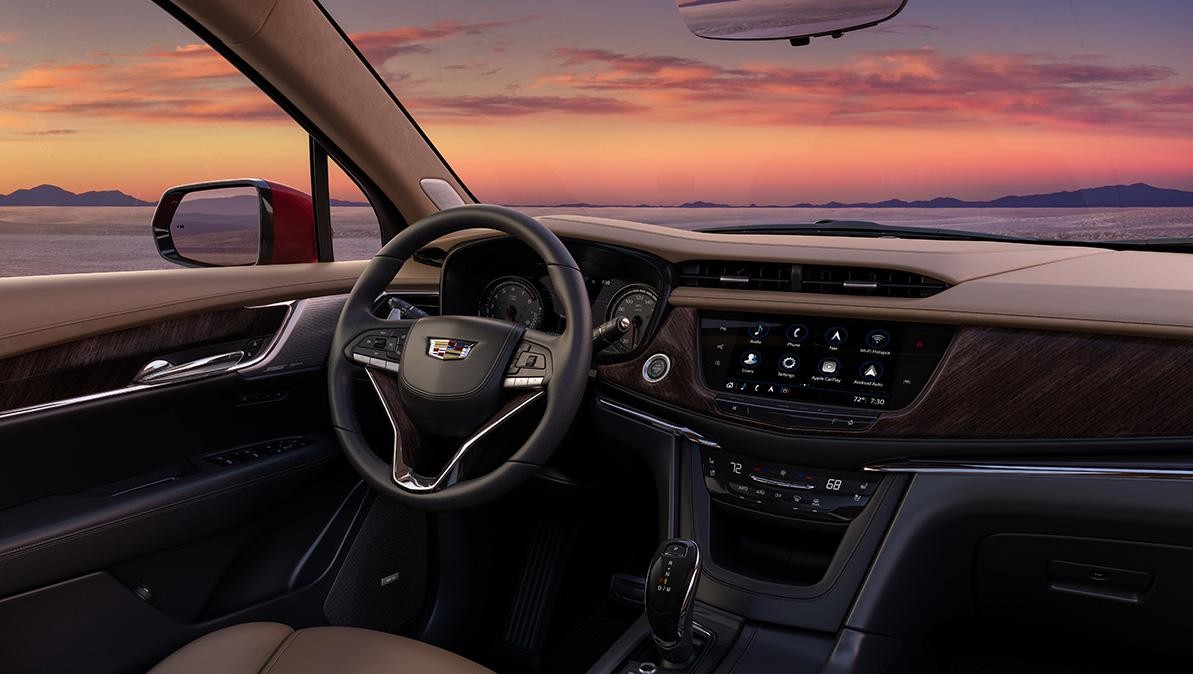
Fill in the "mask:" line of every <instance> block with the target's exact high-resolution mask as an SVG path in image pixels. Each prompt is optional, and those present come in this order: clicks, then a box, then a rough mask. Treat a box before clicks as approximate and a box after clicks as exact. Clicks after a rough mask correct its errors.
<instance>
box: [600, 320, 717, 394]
mask: <svg viewBox="0 0 1193 674" xmlns="http://www.w3.org/2000/svg"><path fill="white" fill-rule="evenodd" d="M696 321H697V318H696V310H695V309H687V308H682V309H672V310H671V312H670V313H669V314H668V315H667V318H666V319H664V321H663V325H662V326H660V327H659V331H658V333H656V334H655V336H654V339H652V340H651V342H650V344H649V345H648V346H647V347H646V348H645V349H643V350H642V353H641V354H639V355H638V357H637V358H634V359H633V360H629V361H626V362H624V363H616V364H613V365H602V366H601V367H600V368H598V369H597V372H598V373H599V375H600V377H601V378H603V379H606V380H608V381H610V382H612V383H614V384H617V385H619V386H623V387H625V388H628V389H630V390H633V391H637V392H639V393H644V394H646V395H648V396H651V397H652V398H656V399H658V400H660V401H662V402H666V403H671V404H672V405H678V406H680V407H686V408H688V409H690V410H693V411H696V412H703V413H705V414H716V413H717V412H716V407H715V406H714V404H713V393H712V391H711V390H709V389H708V388H706V387H705V386H704V382H703V381H701V379H700V356H699V349H698V348H697V344H696V341H697V337H696V335H697V334H698V332H699V329H700V328H699V326H698V325H697V323H696ZM656 353H665V354H667V357H669V358H670V359H671V373H670V374H668V375H667V376H666V377H665V378H664V379H663V380H662V381H659V382H656V383H653V384H652V383H650V382H648V381H646V380H645V379H643V378H642V366H643V365H644V364H645V363H646V360H647V359H648V358H650V357H651V356H653V355H654V354H656Z"/></svg>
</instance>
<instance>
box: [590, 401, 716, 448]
mask: <svg viewBox="0 0 1193 674" xmlns="http://www.w3.org/2000/svg"><path fill="white" fill-rule="evenodd" d="M597 405H601V406H603V407H605V408H607V409H609V410H611V411H613V412H617V413H620V414H623V415H625V416H628V417H632V418H634V419H636V420H638V421H643V422H646V423H647V424H650V425H651V426H654V427H655V428H657V429H659V430H661V431H666V432H668V433H670V434H672V435H675V436H678V437H680V438H683V439H684V440H688V441H689V442H694V443H696V444H697V445H700V446H702V447H712V448H715V449H720V448H721V445H720V444H719V443H717V442H716V441H713V440H709V439H708V438H706V437H704V436H703V435H701V434H700V433H698V432H696V431H694V430H692V429H690V428H688V427H687V426H679V425H676V424H673V423H670V422H667V421H663V420H662V419H660V418H658V417H655V416H651V415H649V414H647V413H646V412H640V411H638V410H636V409H634V408H632V407H626V406H625V405H622V404H621V403H615V402H613V401H612V400H609V399H608V398H597Z"/></svg>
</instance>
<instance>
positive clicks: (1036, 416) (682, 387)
mask: <svg viewBox="0 0 1193 674" xmlns="http://www.w3.org/2000/svg"><path fill="white" fill-rule="evenodd" d="M697 330H698V327H697V312H696V310H695V309H692V308H675V309H673V310H672V311H671V312H670V314H669V315H668V317H667V319H666V321H665V322H664V323H663V326H662V327H661V328H660V330H659V333H658V335H657V336H656V337H655V339H654V340H653V341H652V343H651V345H650V346H649V348H647V349H645V350H644V352H643V355H642V356H640V357H639V358H636V359H634V360H632V361H630V362H627V363H620V364H616V365H607V366H603V367H601V368H599V370H598V376H599V377H600V378H601V379H603V380H605V381H608V382H610V383H613V384H616V385H618V386H621V387H624V388H626V389H629V390H632V391H635V392H637V393H641V394H643V395H647V396H650V397H652V398H654V399H656V400H659V401H660V402H665V403H668V404H671V405H676V406H678V407H683V408H685V409H688V410H691V411H693V412H698V413H701V414H706V415H709V416H717V417H720V418H724V419H731V420H733V421H735V422H736V423H748V424H750V425H754V426H759V427H764V428H769V429H772V430H779V431H781V432H787V433H799V434H801V435H802V434H817V433H819V434H828V435H848V436H852V437H858V436H862V437H888V438H925V439H929V438H932V439H943V438H959V439H961V438H969V439H1016V438H1124V437H1182V436H1193V414H1184V413H1182V409H1183V407H1182V401H1185V400H1190V399H1193V343H1191V342H1186V341H1181V340H1169V339H1151V338H1141V337H1123V336H1113V335H1090V334H1083V333H1068V332H1049V331H1032V330H1017V329H1006V328H985V327H962V328H961V329H960V330H958V332H957V335H956V337H954V339H953V343H952V344H951V345H950V347H949V350H948V352H947V353H946V354H945V357H944V359H943V360H942V362H941V364H940V366H939V368H937V372H936V374H935V375H934V376H933V378H932V381H931V382H930V383H929V384H928V386H926V387H925V390H924V391H923V392H922V393H921V394H920V397H919V398H918V399H917V400H916V401H915V402H914V403H913V404H912V405H910V406H908V407H907V408H905V409H903V410H898V411H894V412H884V413H883V414H882V415H881V416H880V418H879V420H878V422H877V423H876V424H874V426H872V427H871V428H870V429H869V430H867V431H864V432H860V433H859V432H840V433H833V432H831V431H809V430H801V429H793V428H779V427H774V426H768V425H766V424H761V423H755V422H752V421H746V420H742V419H740V418H736V417H729V416H726V415H722V414H720V413H719V412H718V411H717V410H716V407H715V406H714V404H713V401H714V396H713V392H712V391H711V390H709V389H708V388H707V387H705V386H704V383H703V381H701V379H700V374H699V362H698V358H699V351H698V348H697V336H696V335H697ZM659 352H662V353H666V354H667V355H668V356H669V357H670V358H671V362H672V371H671V374H670V375H669V376H668V377H667V378H666V379H664V380H663V381H661V382H658V383H656V384H650V383H648V382H646V381H645V380H644V379H643V378H642V376H641V368H642V365H643V363H644V362H645V360H646V358H648V357H649V356H650V354H654V353H659Z"/></svg>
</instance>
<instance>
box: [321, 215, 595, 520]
mask: <svg viewBox="0 0 1193 674" xmlns="http://www.w3.org/2000/svg"><path fill="white" fill-rule="evenodd" d="M474 228H485V229H492V230H496V231H498V232H501V233H504V234H507V235H509V236H512V237H514V238H516V239H518V240H520V241H522V242H523V243H525V244H526V245H528V246H529V247H530V248H531V249H532V250H533V251H534V252H535V253H536V254H537V255H538V256H539V257H540V258H541V259H542V260H543V262H544V263H545V264H546V266H547V272H548V276H549V278H550V280H551V284H552V289H553V290H554V291H555V293H556V300H557V301H558V302H559V304H560V305H561V306H562V309H563V311H562V313H563V315H564V316H566V317H567V320H566V325H565V328H564V330H563V332H562V333H561V334H559V335H557V336H552V335H547V334H546V333H537V331H526V333H527V335H530V333H532V332H533V333H537V335H538V340H537V341H538V342H540V343H549V349H550V358H551V362H552V364H553V367H552V370H551V373H550V378H549V380H548V381H547V382H546V384H545V389H544V390H543V391H542V393H541V395H543V396H545V398H546V406H545V409H544V411H543V416H542V418H541V419H540V421H539V423H538V425H537V427H536V428H535V429H534V431H533V432H532V433H531V434H530V436H529V437H528V438H527V440H526V442H525V443H524V444H523V445H522V446H521V447H520V448H518V449H517V450H516V451H515V452H514V453H513V454H512V455H511V456H510V458H509V459H507V460H506V461H505V462H503V463H502V464H501V465H500V466H498V467H497V468H495V469H494V470H492V471H490V472H488V473H486V474H484V475H481V476H479V477H474V478H471V479H467V480H463V481H459V482H455V483H454V484H450V485H448V486H446V487H444V488H442V489H440V488H433V489H427V490H425V491H411V490H410V489H408V488H403V486H401V485H400V484H399V481H398V480H397V479H396V473H397V470H396V465H397V463H398V462H399V460H400V458H399V457H400V454H401V452H402V447H401V442H402V439H401V437H400V435H399V433H400V431H399V428H398V425H397V424H396V423H395V424H394V433H395V435H396V438H395V439H396V442H397V447H396V448H395V456H394V464H393V465H391V464H389V463H386V462H385V461H383V460H382V459H380V458H378V456H377V455H376V454H375V453H374V452H373V450H372V448H371V447H370V446H369V444H368V442H367V441H366V440H365V437H364V434H363V432H362V429H361V425H360V423H359V420H358V418H357V415H356V407H355V405H354V400H353V390H352V389H353V382H354V381H355V380H356V379H357V377H358V376H359V373H360V366H359V365H358V364H356V363H354V362H353V361H352V359H351V354H350V352H349V349H351V348H352V346H353V343H354V340H359V338H360V336H361V335H362V334H364V332H362V331H368V330H370V329H371V330H374V331H376V330H381V329H384V328H386V327H389V326H393V325H395V322H393V321H385V320H383V319H380V318H378V317H376V316H374V315H373V304H374V301H375V300H376V298H377V297H378V296H380V295H381V294H382V293H383V292H384V291H385V289H386V288H387V287H388V285H389V284H390V282H391V281H392V280H393V278H394V277H395V276H396V275H397V273H398V271H399V270H400V269H401V267H402V265H403V264H404V263H405V261H406V260H407V259H409V258H410V256H411V255H413V254H414V252H415V251H417V250H418V249H419V248H422V247H423V246H426V245H427V244H429V243H431V242H432V241H434V240H435V239H438V238H440V237H443V236H445V235H448V234H452V233H454V232H457V231H460V230H464V229H474ZM450 318H454V317H449V318H448V320H447V321H442V322H441V323H438V324H436V325H448V326H450V325H452V323H451V322H450ZM459 318H460V320H461V321H463V320H465V317H459ZM418 320H428V321H429V320H432V319H418ZM467 320H469V321H471V322H472V324H476V323H477V322H480V321H491V320H492V319H479V318H475V317H472V318H470V319H467ZM416 323H417V320H416V321H405V322H403V324H409V325H414V324H416ZM459 325H462V326H463V325H467V324H466V323H463V322H461V323H460V324H459ZM591 325H592V310H591V306H590V304H589V298H588V293H587V289H586V287H585V284H584V277H583V275H582V274H581V272H580V269H579V267H578V265H577V264H576V261H575V260H574V259H573V258H572V255H571V253H570V252H568V250H567V248H566V247H565V246H564V245H563V242H562V241H560V240H559V238H558V237H557V236H555V234H554V233H553V232H551V230H549V229H548V228H547V227H545V226H544V225H543V224H542V223H540V222H538V221H537V220H535V219H533V218H531V217H529V216H527V215H524V214H522V213H519V212H517V211H514V210H512V209H508V208H503V207H500V206H489V205H475V206H461V207H457V208H452V209H448V210H445V211H440V212H439V213H435V214H432V215H430V216H428V217H426V218H424V219H422V220H420V221H418V222H416V223H414V224H412V225H410V226H409V227H407V228H406V229H404V230H402V231H401V232H400V233H399V234H398V235H397V236H395V237H394V238H393V239H391V240H390V241H389V242H388V243H387V244H386V245H385V246H384V247H383V248H382V249H381V250H380V251H379V252H378V253H377V255H376V256H375V257H374V258H373V259H372V260H371V261H370V262H369V264H368V266H367V267H366V268H365V270H364V272H363V273H362V274H361V276H360V278H359V279H358V280H357V282H356V284H355V285H354V286H353V288H352V290H351V292H350V293H349V295H348V299H347V301H346V302H345V303H344V308H343V310H342V311H341V313H340V318H339V321H338V323H337V325H336V330H335V334H334V337H333V339H332V348H331V354H330V358H329V361H328V387H329V388H328V397H329V401H330V406H331V415H332V424H333V426H334V427H335V432H336V436H337V438H338V439H339V441H340V445H341V447H343V450H344V453H345V455H346V456H347V458H348V461H349V463H350V464H351V465H352V467H353V468H354V469H355V470H356V471H357V472H358V473H359V474H360V475H361V477H363V478H364V480H365V481H366V482H367V483H368V484H369V485H370V486H371V487H372V488H373V489H375V490H377V491H379V492H381V493H382V494H384V495H386V496H388V497H390V498H393V499H395V500H397V501H399V502H402V503H404V504H407V505H411V506H414V507H416V508H421V509H424V510H456V509H462V508H470V507H474V506H477V505H480V504H483V503H487V502H489V501H492V500H494V499H496V498H498V497H499V496H501V495H503V494H505V493H507V492H509V491H511V490H513V489H514V488H515V487H517V486H518V485H519V484H521V483H522V482H524V481H525V480H526V479H527V478H529V477H530V476H531V475H532V474H533V473H534V472H535V471H537V470H538V469H539V467H541V466H542V465H543V463H545V462H546V460H547V459H548V458H550V456H551V454H552V453H553V452H554V450H555V447H556V446H557V445H558V444H559V442H560V441H561V440H562V439H563V436H564V434H565V433H566V432H567V429H568V428H569V427H570V425H571V423H572V420H573V419H574V418H575V415H576V412H577V411H578V410H579V407H580V404H581V402H582V400H583V397H584V390H585V387H586V386H587V381H588V372H589V367H590V364H591V362H592V336H591ZM518 330H519V335H520V334H521V328H518ZM410 334H411V336H413V335H414V333H413V332H411V333H410ZM428 355H429V354H428V353H427V350H426V349H425V348H424V346H423V345H422V344H413V343H408V344H406V346H405V348H404V350H403V352H402V354H401V359H402V368H403V369H406V368H408V367H412V363H410V362H408V361H407V359H414V358H424V357H426V356H428ZM515 355H516V354H515ZM435 357H436V358H439V356H435ZM418 365H419V367H424V368H425V367H434V366H437V365H435V364H429V363H426V362H420V363H418ZM498 365H500V366H501V371H502V372H504V370H505V366H506V364H505V363H498ZM450 366H451V364H450V363H447V364H445V365H444V367H450ZM399 374H401V373H399ZM500 374H501V372H499V373H498V376H500ZM374 383H376V381H374ZM403 390H404V391H405V390H406V389H403ZM379 393H380V389H379ZM457 397H458V396H457ZM455 402H456V403H457V404H458V403H459V401H458V400H456V401H455ZM383 403H386V401H385V399H384V396H383ZM390 404H391V403H386V409H387V411H390V412H391V423H393V421H394V419H393V414H392V411H391V410H390V407H389V405H390ZM437 485H438V483H436V486H437Z"/></svg>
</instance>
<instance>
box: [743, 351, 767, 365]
mask: <svg viewBox="0 0 1193 674" xmlns="http://www.w3.org/2000/svg"><path fill="white" fill-rule="evenodd" d="M761 362H762V354H760V353H758V352H757V351H747V352H745V353H744V354H742V357H741V366H742V367H757V366H758V363H761Z"/></svg>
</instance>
